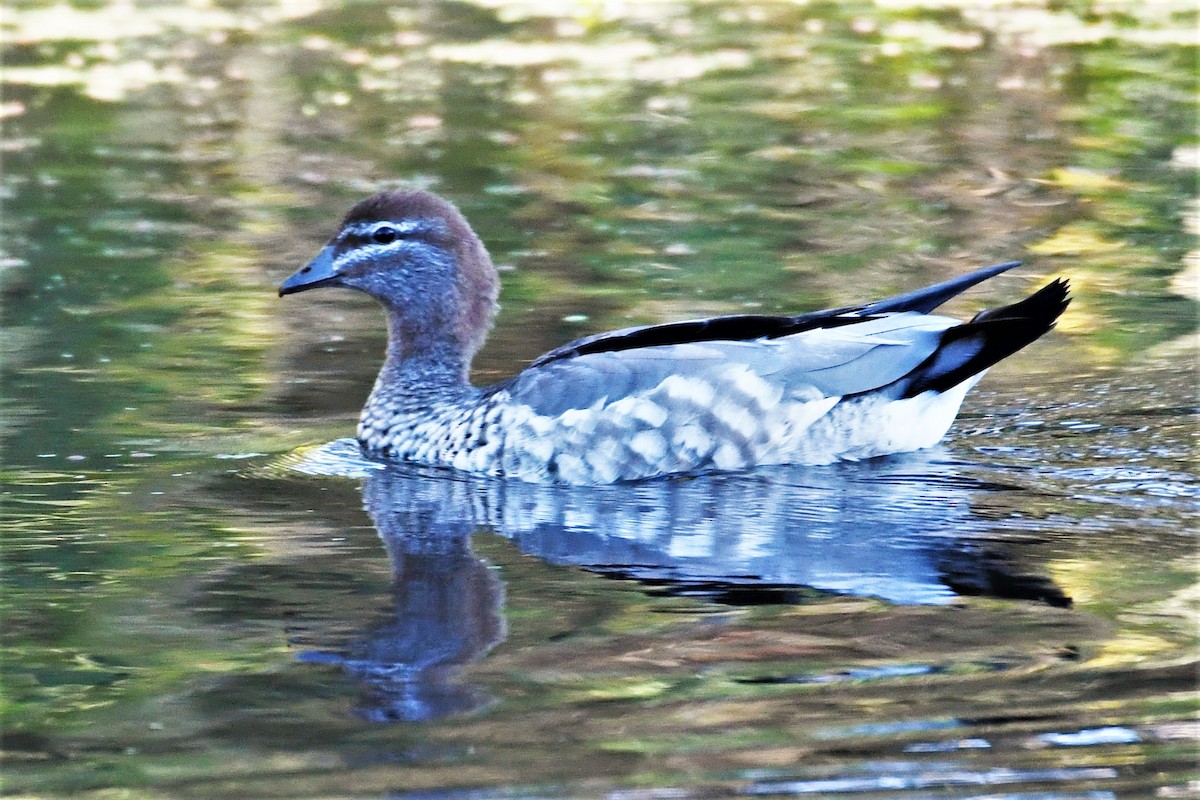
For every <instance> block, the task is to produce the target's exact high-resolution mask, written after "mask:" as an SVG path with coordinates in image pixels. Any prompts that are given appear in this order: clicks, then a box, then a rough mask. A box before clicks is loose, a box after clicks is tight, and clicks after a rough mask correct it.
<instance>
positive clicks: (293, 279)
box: [279, 247, 340, 297]
mask: <svg viewBox="0 0 1200 800" xmlns="http://www.w3.org/2000/svg"><path fill="white" fill-rule="evenodd" d="M339 277H340V276H339V275H338V273H337V271H336V270H335V269H334V268H333V248H332V247H325V248H322V249H321V252H319V253H317V256H316V258H314V259H313V260H312V261H310V262H308V264H307V265H305V266H304V267H301V268H300V269H298V270H296V271H295V272H293V273H292V274H291V275H290V276H289V277H288V279H287V280H285V281H284V282H283V283H281V284H279V296H280V297H283V296H284V295H285V294H294V293H296V292H303V291H304V290H306V289H316V288H317V287H319V286H331V285H337V283H338V279H339Z"/></svg>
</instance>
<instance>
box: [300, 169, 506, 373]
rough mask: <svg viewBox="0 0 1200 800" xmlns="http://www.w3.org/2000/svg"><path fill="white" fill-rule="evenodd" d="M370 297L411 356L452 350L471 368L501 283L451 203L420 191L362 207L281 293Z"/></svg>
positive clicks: (354, 210) (397, 194)
mask: <svg viewBox="0 0 1200 800" xmlns="http://www.w3.org/2000/svg"><path fill="white" fill-rule="evenodd" d="M319 286H344V287H347V288H351V289H358V290H359V291H362V292H365V293H367V294H369V295H371V296H372V297H374V298H375V299H376V300H378V301H379V302H380V303H382V304H383V305H384V307H385V308H387V310H388V313H389V314H390V316H391V323H392V324H391V329H392V332H393V335H395V336H398V337H399V338H400V339H401V341H400V342H395V343H394V344H397V345H399V346H400V347H401V348H402V349H404V350H410V349H414V348H425V347H430V346H435V347H438V348H439V349H441V348H442V347H444V346H446V345H449V346H451V347H452V348H453V349H454V350H456V351H457V352H458V353H459V354H460V355H461V356H462V357H463V361H464V364H465V363H469V362H470V359H471V357H472V356H473V355H474V354H475V352H476V351H477V350H478V349H479V348H480V346H481V345H482V344H483V340H484V339H485V338H486V336H487V332H488V329H489V328H490V327H491V323H492V317H493V316H494V314H495V311H496V297H497V295H498V293H499V280H498V278H497V276H496V270H495V268H494V267H493V266H492V261H491V258H490V257H489V256H488V253H487V250H486V249H485V248H484V246H483V243H482V242H481V241H480V240H479V237H478V236H476V235H475V232H474V231H473V230H471V226H470V225H469V224H468V223H467V221H466V219H465V218H464V217H463V215H462V214H461V213H460V212H459V210H458V209H457V208H455V207H454V206H453V205H452V204H451V203H450V202H448V201H446V200H443V199H442V198H440V197H438V196H437V195H434V194H431V193H429V192H425V191H421V190H406V191H394V192H383V193H381V194H377V195H375V196H373V197H368V198H367V199H366V200H363V201H361V202H360V203H358V204H357V205H355V206H354V207H353V208H351V209H350V212H349V213H348V214H346V218H345V219H344V220H343V221H342V225H341V228H340V229H339V230H338V232H337V233H336V234H335V235H334V236H333V238H332V239H330V240H329V243H328V244H327V245H326V246H325V247H324V248H323V249H322V250H321V252H320V253H318V254H317V257H316V258H314V259H313V260H312V261H311V262H310V263H309V264H308V265H307V266H305V267H304V268H302V269H300V270H299V271H298V272H296V273H295V274H293V275H292V276H291V277H289V278H288V279H287V280H285V281H284V282H283V284H282V285H280V287H279V294H280V295H285V294H291V293H293V292H300V291H304V290H307V289H314V288H317V287H319Z"/></svg>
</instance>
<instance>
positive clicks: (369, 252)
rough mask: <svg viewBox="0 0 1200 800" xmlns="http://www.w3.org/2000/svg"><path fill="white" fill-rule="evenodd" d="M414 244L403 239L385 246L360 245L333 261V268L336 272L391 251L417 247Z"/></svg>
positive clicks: (375, 244) (375, 243) (374, 244)
mask: <svg viewBox="0 0 1200 800" xmlns="http://www.w3.org/2000/svg"><path fill="white" fill-rule="evenodd" d="M419 246H420V245H418V244H416V243H415V242H410V241H406V240H404V239H396V240H395V241H393V242H388V243H387V244H378V243H377V242H368V243H366V244H361V245H359V246H358V247H355V248H354V249H352V250H347V251H346V252H344V253H342V254H341V255H340V256H338V257H337V258H335V259H334V260H333V268H334V270H335V271H337V272H341V271H342V270H344V269H346V268H348V267H351V266H353V265H355V264H357V263H359V262H360V261H369V260H371V259H373V258H375V257H376V256H379V255H382V254H384V253H387V252H390V251H392V250H401V249H408V248H410V247H419Z"/></svg>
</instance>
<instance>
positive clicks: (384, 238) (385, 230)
mask: <svg viewBox="0 0 1200 800" xmlns="http://www.w3.org/2000/svg"><path fill="white" fill-rule="evenodd" d="M371 238H372V239H374V240H375V241H376V242H378V243H379V244H391V243H392V242H394V241H396V239H398V238H400V231H398V230H396V229H395V228H391V227H388V226H387V225H383V226H381V227H379V228H376V229H375V231H374V232H373V233H372V234H371Z"/></svg>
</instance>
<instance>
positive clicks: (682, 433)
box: [672, 422, 713, 458]
mask: <svg viewBox="0 0 1200 800" xmlns="http://www.w3.org/2000/svg"><path fill="white" fill-rule="evenodd" d="M672 443H673V444H674V445H675V447H676V448H677V449H679V450H683V451H687V452H691V453H695V454H696V455H697V456H699V457H701V458H703V457H704V456H705V455H707V454H708V453H709V451H711V450H712V449H713V440H712V437H711V436H709V435H708V433H707V432H706V431H705V430H704V428H702V427H700V426H699V425H697V424H696V423H694V422H693V423H689V424H687V425H682V426H680V427H679V428H676V430H675V435H674V436H673V437H672Z"/></svg>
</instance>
